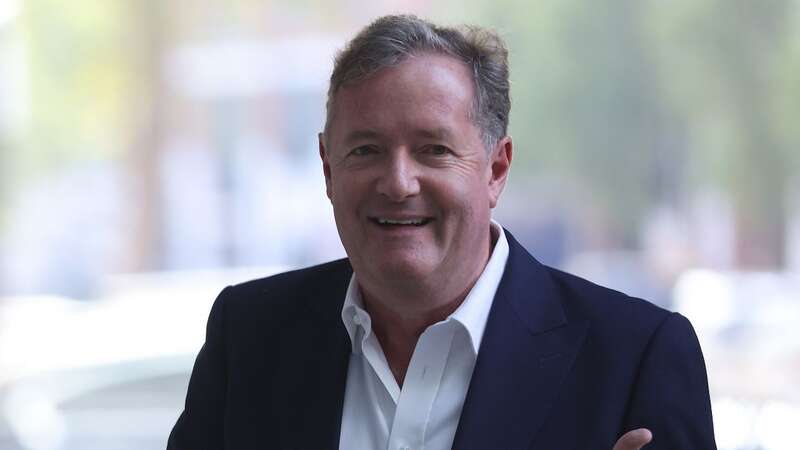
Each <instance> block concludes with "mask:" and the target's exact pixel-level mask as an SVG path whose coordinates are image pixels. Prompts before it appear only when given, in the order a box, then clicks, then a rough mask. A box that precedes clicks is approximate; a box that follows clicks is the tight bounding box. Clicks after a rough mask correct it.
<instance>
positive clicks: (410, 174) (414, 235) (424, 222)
mask: <svg viewBox="0 0 800 450" xmlns="http://www.w3.org/2000/svg"><path fill="white" fill-rule="evenodd" d="M473 92H474V88H473V81H472V78H471V75H470V72H469V69H468V68H467V66H466V65H465V64H463V63H462V62H460V61H458V60H456V59H454V58H450V57H447V56H442V55H431V54H421V55H416V56H411V57H408V58H407V59H406V60H405V61H403V62H401V63H400V64H399V65H397V66H395V67H390V68H386V69H383V70H380V71H379V72H377V73H375V74H373V75H372V76H370V77H368V78H366V79H364V80H361V81H359V82H356V83H355V84H353V85H349V86H345V87H342V88H341V89H340V90H339V91H338V92H337V93H336V98H335V106H334V108H335V109H334V111H333V119H332V123H331V125H330V127H329V133H328V135H327V136H326V137H325V139H321V140H320V155H321V157H322V159H323V167H324V171H325V181H326V185H327V194H328V197H329V198H330V200H331V203H332V204H333V211H334V216H335V218H336V225H337V228H338V230H339V235H340V237H341V239H342V244H343V245H344V248H345V250H346V251H347V254H348V256H349V257H350V260H351V263H352V264H353V267H354V268H355V270H356V273H358V274H359V276H360V277H364V276H368V277H372V278H373V279H374V280H387V281H388V280H393V281H406V280H407V281H422V280H427V281H429V282H430V281H436V280H447V279H448V278H451V277H455V278H459V275H461V274H462V273H463V272H465V271H472V272H474V271H475V268H476V267H477V266H479V267H480V269H482V268H483V265H484V264H485V263H486V258H488V254H489V246H490V243H489V240H490V237H489V236H490V234H489V220H490V210H491V208H493V207H494V206H495V204H496V202H497V198H498V196H499V195H500V192H501V190H502V188H503V185H504V184H505V178H506V174H507V170H508V166H509V164H510V158H511V143H510V138H504V139H503V140H501V141H500V142H498V145H497V146H496V147H495V148H494V149H493V150H492V152H491V153H490V154H489V155H488V157H487V152H486V149H485V147H484V146H483V143H482V140H481V133H480V130H479V128H478V127H477V126H476V125H475V124H474V123H473V120H472V119H471V118H470V112H471V109H472V101H473ZM325 144H327V148H325ZM481 259H482V260H481ZM476 260H477V261H476ZM478 273H480V271H478ZM467 275H469V274H467ZM473 281H474V280H473Z"/></svg>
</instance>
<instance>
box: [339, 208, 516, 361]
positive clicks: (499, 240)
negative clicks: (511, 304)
mask: <svg viewBox="0 0 800 450" xmlns="http://www.w3.org/2000/svg"><path fill="white" fill-rule="evenodd" d="M490 226H491V233H492V238H493V239H494V238H495V237H496V241H495V244H494V248H493V249H492V254H491V256H490V257H489V262H488V263H486V267H484V269H483V272H482V273H481V275H480V277H478V280H477V281H476V282H475V285H473V286H472V289H470V291H469V293H468V294H467V296H466V297H465V298H464V301H463V302H461V305H459V306H458V308H457V309H456V310H455V311H454V312H453V313H452V314H451V315H450V316H449V317H448V319H447V320H449V319H453V320H455V321H457V322H459V323H460V324H461V325H462V326H463V327H464V328H465V329H466V331H467V333H468V334H469V337H470V342H471V343H472V350H473V351H474V352H475V354H476V355H477V353H478V349H479V348H480V345H481V340H482V339H483V332H484V330H485V329H486V321H487V319H488V318H489V310H490V309H491V308H492V302H493V301H494V296H495V293H496V292H497V287H498V286H499V285H500V279H501V278H502V277H503V272H504V271H505V267H506V261H507V260H508V240H507V239H506V235H505V232H504V231H503V227H502V226H500V224H499V223H497V222H495V221H494V220H492V221H491V224H490ZM342 322H344V326H345V328H346V329H347V334H348V335H349V336H350V342H351V343H352V345H353V352H354V353H360V348H361V345H360V344H361V343H363V341H364V339H366V338H367V337H368V336H369V335H370V333H371V330H372V329H371V320H370V316H369V313H368V312H367V311H366V310H365V309H364V301H363V299H362V298H361V292H360V290H359V288H358V281H357V280H356V274H355V272H354V273H353V275H352V276H351V277H350V284H349V285H348V286H347V293H346V294H345V299H344V305H343V306H342ZM359 325H360V326H361V327H362V328H363V329H364V333H363V334H362V335H361V339H359V341H361V342H358V343H357V342H356V336H357V331H358V327H359Z"/></svg>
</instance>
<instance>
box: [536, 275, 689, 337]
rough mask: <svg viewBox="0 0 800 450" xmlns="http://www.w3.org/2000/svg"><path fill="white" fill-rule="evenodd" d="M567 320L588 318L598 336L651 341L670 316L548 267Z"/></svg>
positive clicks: (666, 311) (617, 293)
mask: <svg viewBox="0 0 800 450" xmlns="http://www.w3.org/2000/svg"><path fill="white" fill-rule="evenodd" d="M545 268H546V270H547V271H548V273H549V275H550V278H551V280H553V284H554V285H555V289H556V292H557V294H558V296H559V298H560V299H561V301H562V306H563V307H564V310H565V313H566V315H567V317H568V318H572V319H588V321H589V323H590V324H591V328H592V330H593V334H595V335H598V334H599V335H603V336H608V337H613V338H617V339H624V340H629V339H636V340H640V341H641V340H644V341H645V342H646V341H647V340H649V337H650V336H651V335H652V334H653V333H654V332H655V331H656V330H657V329H658V327H659V326H660V325H661V324H662V323H663V322H664V321H666V320H667V319H668V318H669V317H670V316H671V315H677V314H675V313H672V312H670V311H668V310H666V309H664V308H661V307H659V306H656V305H654V304H653V303H651V302H649V301H647V300H644V299H641V298H637V297H632V296H629V295H627V294H624V293H622V292H619V291H616V290H614V289H610V288H607V287H604V286H600V285H598V284H595V283H592V282H591V281H588V280H585V279H583V278H581V277H578V276H576V275H573V274H570V273H567V272H564V271H561V270H558V269H555V268H552V267H547V266H545Z"/></svg>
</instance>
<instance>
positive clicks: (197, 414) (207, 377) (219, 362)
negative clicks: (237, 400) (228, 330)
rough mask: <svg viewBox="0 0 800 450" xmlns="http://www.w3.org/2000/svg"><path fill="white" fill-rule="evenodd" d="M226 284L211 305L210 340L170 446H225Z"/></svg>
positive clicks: (189, 449) (184, 449) (211, 449)
mask: <svg viewBox="0 0 800 450" xmlns="http://www.w3.org/2000/svg"><path fill="white" fill-rule="evenodd" d="M229 291H230V287H228V288H225V289H224V290H223V291H222V292H221V293H220V294H219V296H217V299H216V300H215V301H214V305H213V306H212V307H211V313H210V314H209V317H208V324H207V326H206V341H205V343H204V344H203V347H202V348H201V349H200V353H199V354H198V355H197V359H196V360H195V363H194V369H193V370H192V376H191V378H190V380H189V389H188V392H187V394H186V404H185V406H184V410H183V413H181V415H180V417H179V418H178V422H177V423H176V424H175V427H174V428H173V429H172V433H170V436H169V441H168V442H167V450H222V449H223V446H224V423H223V418H224V414H225V390H226V385H227V374H226V370H227V369H226V351H225V305H224V301H223V299H224V297H225V295H226V294H227V293H228V292H229Z"/></svg>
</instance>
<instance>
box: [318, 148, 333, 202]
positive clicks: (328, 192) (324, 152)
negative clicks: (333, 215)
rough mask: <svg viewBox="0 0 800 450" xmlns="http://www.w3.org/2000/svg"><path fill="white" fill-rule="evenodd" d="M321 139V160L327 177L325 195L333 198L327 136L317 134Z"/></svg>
mask: <svg viewBox="0 0 800 450" xmlns="http://www.w3.org/2000/svg"><path fill="white" fill-rule="evenodd" d="M317 138H318V139H319V158H320V159H321V160H322V173H323V175H325V194H326V195H327V196H328V198H329V199H330V198H331V165H330V163H329V162H328V152H327V150H326V149H325V135H324V134H322V133H319V134H317Z"/></svg>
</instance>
